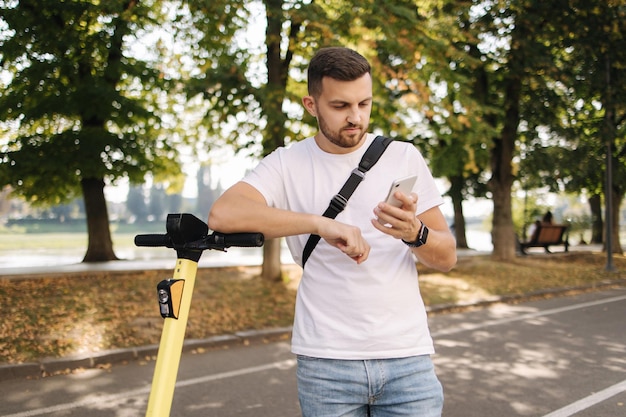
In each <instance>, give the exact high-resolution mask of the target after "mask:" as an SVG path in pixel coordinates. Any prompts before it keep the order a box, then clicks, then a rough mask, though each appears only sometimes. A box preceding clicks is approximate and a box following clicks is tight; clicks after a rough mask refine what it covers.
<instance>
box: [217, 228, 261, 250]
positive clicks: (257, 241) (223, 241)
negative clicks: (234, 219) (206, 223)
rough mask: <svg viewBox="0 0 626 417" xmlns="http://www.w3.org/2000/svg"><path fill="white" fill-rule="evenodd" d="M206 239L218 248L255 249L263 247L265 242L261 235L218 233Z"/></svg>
mask: <svg viewBox="0 0 626 417" xmlns="http://www.w3.org/2000/svg"><path fill="white" fill-rule="evenodd" d="M207 239H210V240H211V241H212V242H214V243H215V244H217V245H219V246H223V247H225V248H229V247H231V246H239V247H247V248H252V247H257V246H263V242H264V240H265V238H264V236H263V234H262V233H219V232H213V233H212V234H210V235H209V236H207Z"/></svg>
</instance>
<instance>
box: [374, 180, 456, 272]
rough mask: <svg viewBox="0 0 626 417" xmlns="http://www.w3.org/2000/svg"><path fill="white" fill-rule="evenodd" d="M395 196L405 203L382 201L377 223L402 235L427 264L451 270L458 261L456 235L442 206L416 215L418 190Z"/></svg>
mask: <svg viewBox="0 0 626 417" xmlns="http://www.w3.org/2000/svg"><path fill="white" fill-rule="evenodd" d="M395 197H396V198H397V199H398V200H400V201H402V203H403V205H402V207H400V208H397V207H393V206H391V205H389V204H386V203H384V202H381V203H379V204H378V206H376V208H375V209H374V214H375V215H376V219H372V224H373V225H374V227H375V228H376V229H378V230H380V231H381V232H383V233H385V234H388V235H390V236H393V237H395V238H396V239H402V241H403V242H404V243H405V244H407V245H408V246H409V247H410V248H411V251H412V252H413V253H414V254H415V256H416V257H417V259H418V260H419V261H420V262H421V263H423V264H424V265H426V266H428V267H431V268H434V269H437V270H440V271H444V272H447V271H449V270H451V269H452V268H453V267H454V265H456V261H457V257H456V239H455V238H454V236H453V235H452V233H451V232H450V229H449V228H448V224H447V222H446V219H445V217H444V216H443V213H442V212H441V210H440V209H439V207H433V208H430V209H428V210H426V211H425V212H423V213H421V214H420V215H418V216H415V214H414V213H415V207H416V204H417V195H416V194H414V193H412V194H410V195H406V194H403V193H401V192H396V195H395Z"/></svg>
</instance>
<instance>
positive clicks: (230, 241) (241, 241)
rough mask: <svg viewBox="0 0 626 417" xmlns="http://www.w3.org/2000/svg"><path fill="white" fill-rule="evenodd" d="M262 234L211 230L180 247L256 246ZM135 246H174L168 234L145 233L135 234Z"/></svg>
mask: <svg viewBox="0 0 626 417" xmlns="http://www.w3.org/2000/svg"><path fill="white" fill-rule="evenodd" d="M264 240H265V238H264V236H263V234H262V233H220V232H213V233H211V234H210V235H208V236H205V237H204V238H202V239H200V240H198V241H195V242H188V243H186V244H183V245H181V246H182V247H187V248H194V249H199V250H206V249H221V250H223V249H225V248H229V247H231V246H239V247H248V248H252V247H258V246H263V243H264ZM135 246H150V247H166V248H174V246H175V245H174V243H173V242H172V239H171V238H170V236H169V235H168V234H149V235H148V234H146V235H136V236H135Z"/></svg>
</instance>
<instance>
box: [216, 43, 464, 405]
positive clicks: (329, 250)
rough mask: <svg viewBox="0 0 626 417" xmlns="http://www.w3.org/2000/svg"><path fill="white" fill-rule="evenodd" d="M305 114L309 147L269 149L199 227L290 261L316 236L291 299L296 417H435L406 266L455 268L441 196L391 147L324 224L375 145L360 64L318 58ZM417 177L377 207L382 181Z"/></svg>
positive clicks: (333, 54)
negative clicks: (253, 240)
mask: <svg viewBox="0 0 626 417" xmlns="http://www.w3.org/2000/svg"><path fill="white" fill-rule="evenodd" d="M308 89H309V91H308V93H309V95H308V96H306V97H304V98H303V99H302V103H303V105H304V107H305V109H306V110H307V111H308V112H309V113H310V114H311V115H313V116H314V117H316V118H317V121H318V126H319V131H318V132H317V134H316V135H315V136H314V137H310V138H307V139H304V140H303V141H300V142H297V143H294V144H292V145H291V146H290V147H288V148H280V149H277V150H276V151H275V152H273V153H272V154H270V155H268V156H267V157H266V158H264V159H263V160H262V161H261V163H260V164H259V165H258V166H257V167H256V168H255V170H254V171H253V172H252V173H250V174H248V175H247V176H246V178H244V179H243V181H241V182H239V183H237V184H235V185H234V186H233V187H231V188H230V189H228V190H227V191H226V192H225V193H224V194H223V195H222V196H221V197H220V198H219V199H218V200H217V201H216V202H215V204H214V205H213V207H212V209H211V213H210V215H209V227H210V228H211V229H212V230H217V231H220V232H225V233H234V232H243V231H246V232H248V231H255V232H261V233H263V234H264V235H265V236H266V238H277V237H286V238H287V244H288V246H289V249H290V251H291V254H292V256H293V258H294V260H295V261H296V262H297V263H298V264H300V265H302V252H303V248H304V246H305V244H306V241H307V239H308V237H309V235H310V234H317V235H319V236H321V240H320V242H319V243H318V245H317V247H315V249H314V250H313V252H312V254H311V256H310V258H309V259H308V261H307V262H306V265H305V267H304V270H303V274H302V279H301V282H300V286H299V288H298V294H297V299H296V312H295V319H294V328H293V336H292V351H293V352H294V353H295V354H296V355H297V359H298V370H297V377H298V393H299V399H300V405H301V409H302V413H303V415H304V416H305V417H307V416H311V417H321V416H329V417H331V416H332V417H334V416H380V417H384V416H401V415H402V416H421V417H433V416H440V415H441V409H442V403H443V394H442V389H441V385H440V383H439V381H438V379H437V377H436V375H435V373H434V369H433V365H432V361H431V360H430V355H431V354H432V353H433V343H432V340H431V337H430V333H429V330H428V325H427V320H426V312H425V308H424V304H423V301H422V299H421V296H420V293H419V287H418V281H417V270H416V268H415V259H414V257H413V256H414V255H415V256H416V257H417V259H418V260H419V261H420V262H421V263H423V264H425V265H427V266H429V267H432V268H436V269H438V270H442V271H448V270H450V269H451V268H452V267H453V266H454V265H455V264H456V249H455V246H456V245H455V240H454V237H453V236H452V234H451V233H450V231H449V229H448V227H447V223H446V221H445V218H444V216H443V214H442V213H441V210H440V209H439V205H441V204H442V202H443V201H442V198H441V196H440V194H439V192H438V190H437V188H436V186H435V183H434V181H433V178H432V175H431V173H430V171H429V170H428V167H427V165H426V163H425V161H424V159H423V158H422V156H421V154H420V153H419V151H417V149H416V148H415V147H414V146H412V145H410V144H407V143H401V142H392V143H391V144H390V145H389V147H388V148H387V150H386V151H385V153H384V154H383V155H382V157H381V158H380V160H379V161H378V162H377V163H376V164H375V165H374V166H373V167H372V168H371V169H370V171H369V172H367V174H366V175H365V179H364V180H363V181H362V182H361V184H360V185H359V186H358V187H357V189H356V191H355V192H354V194H353V195H352V197H351V198H350V200H349V201H348V204H347V206H346V208H345V210H344V211H342V212H341V213H340V214H339V215H338V216H337V217H336V219H329V218H327V217H323V216H322V215H321V213H323V212H324V210H325V209H326V207H327V206H328V203H329V201H330V199H331V198H332V196H333V195H335V194H336V193H337V192H338V191H339V190H340V189H341V187H342V186H343V184H344V182H345V181H346V179H347V178H348V177H349V175H350V172H351V171H352V170H353V169H354V168H355V167H357V165H358V163H359V161H360V159H361V157H362V155H363V154H364V153H365V150H366V149H367V148H368V146H369V145H370V143H371V142H372V141H373V140H374V135H372V134H368V133H367V131H368V127H369V119H370V113H371V109H372V101H373V95H372V78H371V69H370V65H369V63H368V62H367V60H366V59H365V58H364V57H362V56H361V55H359V54H358V53H357V52H355V51H353V50H351V49H348V48H341V47H333V48H323V49H321V50H320V51H319V52H318V53H317V54H316V55H315V56H314V57H313V59H312V60H311V62H310V65H309V69H308ZM413 174H417V176H418V179H417V182H416V185H415V186H414V188H413V191H414V192H412V193H409V194H404V193H402V192H400V191H397V192H396V193H395V197H396V198H397V199H398V200H399V201H400V202H401V203H402V206H401V207H399V208H398V207H393V206H391V205H389V204H386V203H384V202H383V201H381V200H384V198H385V196H386V193H387V191H388V190H389V187H390V185H391V183H392V182H393V181H394V180H396V179H398V178H402V177H406V176H408V175H413Z"/></svg>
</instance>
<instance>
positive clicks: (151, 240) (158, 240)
mask: <svg viewBox="0 0 626 417" xmlns="http://www.w3.org/2000/svg"><path fill="white" fill-rule="evenodd" d="M135 246H150V247H166V248H171V247H172V239H170V237H169V235H167V234H164V235H155V234H150V235H137V236H135Z"/></svg>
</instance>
